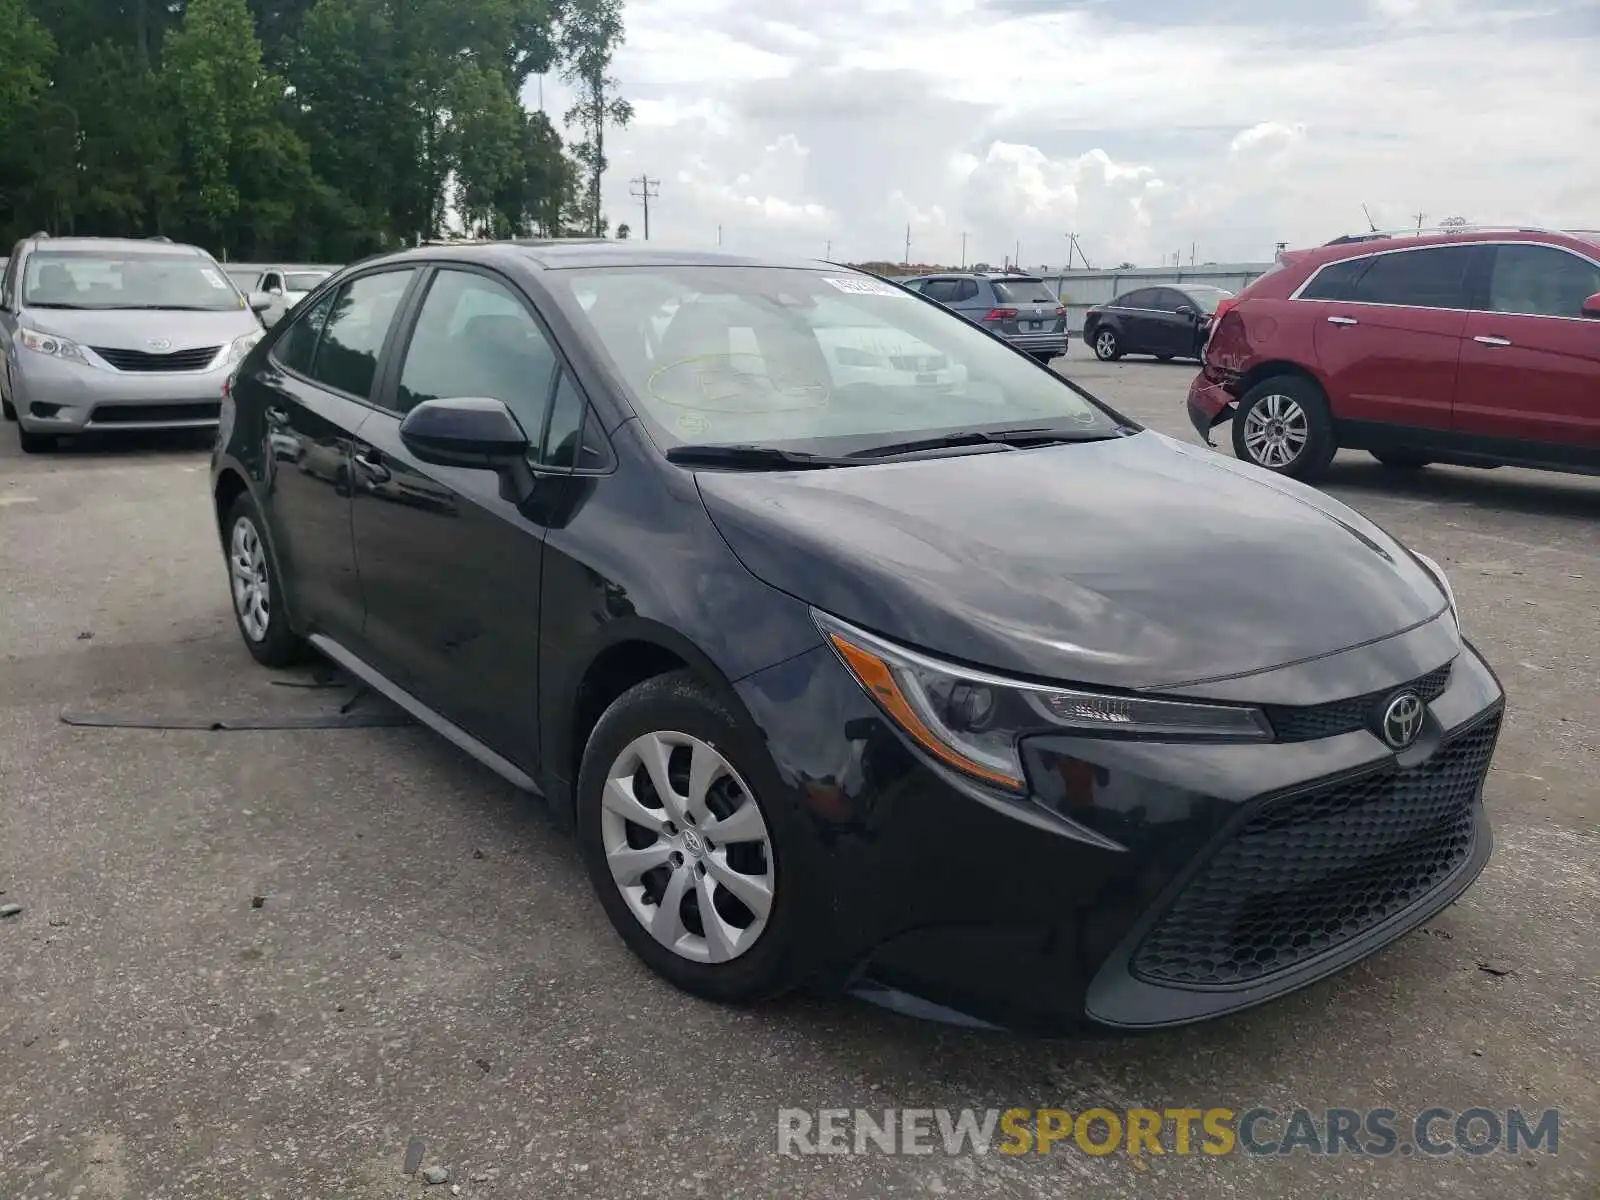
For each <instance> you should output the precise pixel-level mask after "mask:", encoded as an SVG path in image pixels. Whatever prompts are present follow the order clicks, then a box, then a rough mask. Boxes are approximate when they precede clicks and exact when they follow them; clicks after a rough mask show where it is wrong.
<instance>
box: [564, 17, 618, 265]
mask: <svg viewBox="0 0 1600 1200" xmlns="http://www.w3.org/2000/svg"><path fill="white" fill-rule="evenodd" d="M621 44H622V3H621V0H571V2H570V3H569V5H568V7H567V9H566V11H565V12H564V13H563V14H562V21H561V38H560V45H561V52H562V57H563V59H564V62H565V66H564V68H563V70H562V77H563V78H564V79H566V80H567V82H569V83H571V84H572V85H573V86H574V87H576V88H577V91H578V99H577V101H576V102H575V103H574V104H573V105H572V107H571V108H570V109H568V110H567V115H566V122H567V124H568V125H576V126H578V129H579V130H580V132H581V133H582V135H583V138H582V140H581V141H580V142H579V143H578V144H577V145H575V146H574V147H573V148H572V155H573V158H574V159H576V160H577V162H578V164H579V166H580V167H581V169H582V172H583V178H584V181H585V187H586V189H587V193H586V195H585V196H584V197H583V198H582V200H581V201H580V204H579V206H578V210H577V213H576V216H577V218H578V219H579V220H580V221H582V222H583V224H584V225H585V226H586V227H587V232H589V233H590V234H591V235H592V236H594V237H600V236H601V235H602V234H603V233H604V232H605V228H606V219H605V216H604V214H603V213H602V211H601V205H600V179H601V177H602V176H603V175H604V174H605V170H606V166H607V165H608V164H607V162H606V153H605V148H606V129H607V128H608V127H610V126H612V125H615V126H618V127H623V126H626V125H627V123H628V122H629V121H631V120H632V119H633V105H631V104H629V103H628V102H627V101H626V100H623V99H622V98H621V97H619V96H618V95H617V81H616V79H614V78H613V77H612V75H611V60H612V58H613V57H614V56H615V54H616V51H617V47H618V46H620V45H621Z"/></svg>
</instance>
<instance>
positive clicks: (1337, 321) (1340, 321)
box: [1328, 317, 1361, 325]
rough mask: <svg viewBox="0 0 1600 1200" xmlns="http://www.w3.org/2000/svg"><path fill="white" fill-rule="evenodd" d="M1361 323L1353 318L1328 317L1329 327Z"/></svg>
mask: <svg viewBox="0 0 1600 1200" xmlns="http://www.w3.org/2000/svg"><path fill="white" fill-rule="evenodd" d="M1360 323H1361V322H1359V321H1357V320H1356V319H1355V318H1354V317H1329V318H1328V324H1329V325H1359V324H1360Z"/></svg>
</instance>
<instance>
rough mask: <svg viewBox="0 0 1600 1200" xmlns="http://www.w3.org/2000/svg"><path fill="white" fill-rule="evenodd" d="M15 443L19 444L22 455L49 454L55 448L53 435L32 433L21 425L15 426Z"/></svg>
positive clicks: (54, 436)
mask: <svg viewBox="0 0 1600 1200" xmlns="http://www.w3.org/2000/svg"><path fill="white" fill-rule="evenodd" d="M17 441H18V442H19V443H20V444H21V446H22V452H23V453H24V454H49V453H50V452H51V451H52V450H54V449H55V448H56V435H55V434H53V433H34V432H33V431H32V430H30V429H24V428H23V427H22V426H21V425H18V426H17Z"/></svg>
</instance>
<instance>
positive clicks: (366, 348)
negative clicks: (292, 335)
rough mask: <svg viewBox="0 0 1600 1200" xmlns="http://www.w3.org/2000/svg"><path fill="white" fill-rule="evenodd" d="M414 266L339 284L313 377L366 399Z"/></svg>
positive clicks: (312, 369) (315, 359)
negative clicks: (340, 286) (379, 355)
mask: <svg viewBox="0 0 1600 1200" xmlns="http://www.w3.org/2000/svg"><path fill="white" fill-rule="evenodd" d="M413 274H415V272H414V271H411V270H405V271H381V272H379V273H378V274H376V275H363V276H362V277H361V278H359V279H352V280H351V281H350V282H349V283H347V284H345V285H344V286H343V287H342V288H340V289H339V291H338V294H337V295H336V296H335V297H334V301H333V309H332V311H331V312H329V314H328V317H327V323H326V324H325V325H324V326H323V330H322V340H321V341H320V342H319V343H318V344H317V352H316V355H315V357H314V358H313V359H312V360H311V370H310V372H309V374H310V376H311V378H313V379H315V380H316V381H317V382H318V383H320V384H323V385H324V386H326V387H330V388H335V389H337V390H339V391H341V392H348V393H349V394H350V395H352V396H360V397H361V398H362V399H366V398H367V396H368V395H370V394H371V392H372V379H373V376H374V375H376V374H377V371H378V354H379V352H380V351H381V350H382V349H383V342H384V339H385V338H386V337H388V336H389V325H390V324H391V323H392V322H393V320H394V314H395V310H396V309H397V308H399V307H400V298H401V297H402V296H403V295H405V291H406V286H407V285H408V284H409V283H410V282H411V277H412V275H413Z"/></svg>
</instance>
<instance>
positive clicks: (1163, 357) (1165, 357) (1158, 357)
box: [1156, 354, 1176, 362]
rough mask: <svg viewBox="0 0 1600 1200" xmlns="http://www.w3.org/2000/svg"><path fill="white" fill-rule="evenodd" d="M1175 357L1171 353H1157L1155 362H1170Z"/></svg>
mask: <svg viewBox="0 0 1600 1200" xmlns="http://www.w3.org/2000/svg"><path fill="white" fill-rule="evenodd" d="M1175 357H1176V356H1175V355H1172V354H1158V355H1156V361H1157V362H1171V361H1172V360H1173V358H1175Z"/></svg>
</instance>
